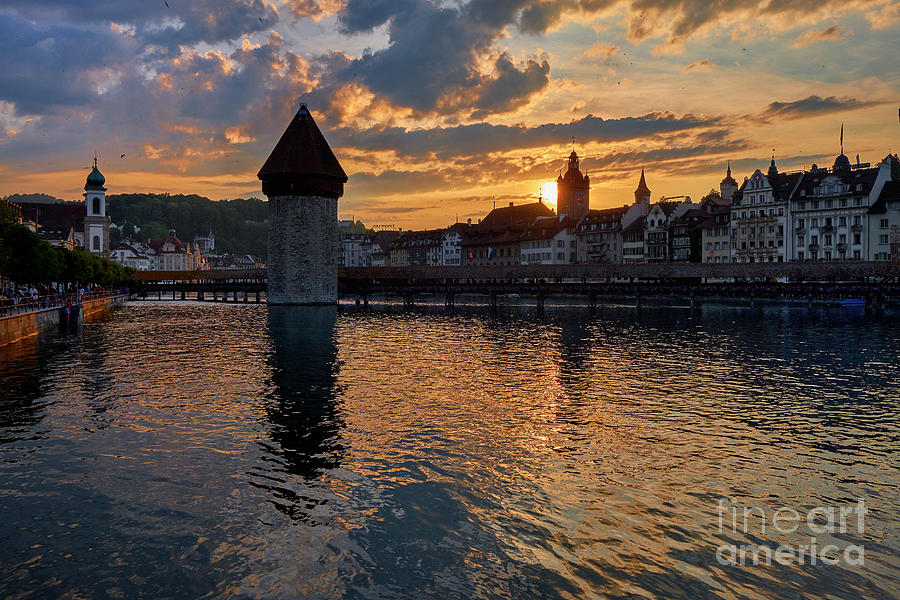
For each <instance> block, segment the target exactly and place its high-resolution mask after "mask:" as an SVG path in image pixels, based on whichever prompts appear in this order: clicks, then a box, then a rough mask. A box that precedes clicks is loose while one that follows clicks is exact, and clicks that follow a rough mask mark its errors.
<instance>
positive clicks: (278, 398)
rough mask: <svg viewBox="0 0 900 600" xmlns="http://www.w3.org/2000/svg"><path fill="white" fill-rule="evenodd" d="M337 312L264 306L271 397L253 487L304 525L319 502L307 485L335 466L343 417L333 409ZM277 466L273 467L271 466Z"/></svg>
mask: <svg viewBox="0 0 900 600" xmlns="http://www.w3.org/2000/svg"><path fill="white" fill-rule="evenodd" d="M336 319H337V307H336V306H269V307H268V327H269V335H270V336H271V339H272V354H271V358H270V363H271V364H270V367H271V372H272V380H271V384H272V385H271V393H270V397H269V399H268V401H267V402H266V416H267V420H268V437H269V440H266V441H264V442H262V445H263V446H264V449H265V451H266V454H267V456H268V459H270V460H272V461H275V463H276V464H274V465H273V464H271V463H270V464H268V465H265V466H262V465H261V468H262V469H264V470H265V473H264V474H262V473H261V475H263V477H262V478H261V479H258V480H257V482H256V483H255V484H254V485H257V486H258V487H263V488H268V489H269V490H270V491H271V492H272V495H273V503H274V504H275V506H276V508H278V509H279V510H280V511H282V512H284V513H285V514H287V515H289V516H290V517H292V518H296V519H300V520H303V519H304V515H305V514H306V509H308V508H311V507H312V506H315V505H316V504H318V503H319V502H318V501H317V500H316V497H317V496H318V495H319V494H318V493H317V492H316V489H315V488H316V486H315V485H310V484H311V483H312V481H313V480H315V479H316V478H318V477H320V476H321V475H322V474H323V473H324V472H325V471H327V470H329V469H333V468H336V467H338V466H339V465H340V462H341V459H342V456H343V453H344V448H343V447H342V445H341V443H340V439H339V438H340V430H341V428H342V427H343V417H342V415H341V412H340V409H339V406H338V404H337V396H338V390H337V347H336V345H335V340H334V330H335V321H336ZM276 465H277V466H276Z"/></svg>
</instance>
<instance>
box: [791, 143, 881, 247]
mask: <svg viewBox="0 0 900 600" xmlns="http://www.w3.org/2000/svg"><path fill="white" fill-rule="evenodd" d="M890 179H891V165H890V163H889V162H882V163H881V164H879V165H877V166H876V167H871V166H870V165H869V164H868V163H866V164H860V163H859V162H857V164H856V165H851V164H850V160H849V159H848V158H847V157H846V156H845V155H844V153H843V152H841V154H840V155H839V156H838V157H837V158H836V159H835V161H834V165H833V166H832V168H831V169H827V168H819V167H818V166H816V165H813V166H812V168H811V169H810V170H809V171H805V172H804V173H803V174H802V178H801V180H800V183H799V184H798V186H797V189H796V190H795V192H794V194H793V195H792V198H791V203H790V213H791V214H790V218H791V219H790V220H791V225H790V228H791V232H792V236H793V241H794V243H793V244H791V250H792V252H791V258H792V259H793V260H847V259H851V260H885V259H887V258H889V254H890V244H889V239H888V238H886V237H880V235H879V233H878V231H879V228H880V225H882V223H881V222H880V221H879V220H878V219H872V218H871V213H870V209H871V208H872V207H873V205H875V204H876V201H877V199H878V197H879V195H880V194H881V191H882V189H883V187H884V184H885V183H886V182H888V181H890ZM886 233H887V231H884V234H886ZM884 234H881V235H884ZM879 242H884V243H879Z"/></svg>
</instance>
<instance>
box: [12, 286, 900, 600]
mask: <svg viewBox="0 0 900 600" xmlns="http://www.w3.org/2000/svg"><path fill="white" fill-rule="evenodd" d="M898 325H900V316H898V315H896V314H891V313H887V314H883V315H878V316H871V315H870V316H866V315H865V314H864V313H863V312H854V311H847V310H846V309H845V310H840V309H813V310H808V309H806V308H783V307H762V308H753V309H751V308H740V307H727V306H718V307H717V306H711V305H706V306H703V307H702V308H700V309H695V310H689V309H686V308H665V307H644V308H641V309H634V308H629V307H606V308H601V309H599V310H597V311H596V312H594V313H590V312H589V311H588V309H587V308H579V307H568V308H566V307H548V309H547V310H546V312H545V313H544V314H543V315H539V314H536V313H535V311H534V309H531V308H519V307H506V308H501V310H500V311H499V312H498V313H497V314H491V313H490V312H489V311H487V310H486V309H458V310H457V312H456V313H455V314H447V313H445V312H444V310H443V307H441V308H433V309H430V308H419V309H416V310H414V311H401V310H399V309H396V308H392V307H381V308H376V309H374V310H372V311H359V310H356V309H354V308H350V307H345V308H341V309H340V310H338V309H332V308H311V309H310V308H279V307H272V308H268V309H267V308H266V307H265V306H264V305H223V304H198V303H175V302H163V303H145V304H143V303H137V304H130V305H128V306H126V307H125V308H122V309H120V310H118V311H116V312H114V313H113V314H112V315H111V316H110V317H108V318H106V319H104V320H102V321H99V322H95V323H88V324H86V325H85V326H84V327H83V330H82V331H81V332H80V333H78V334H75V335H68V336H63V335H57V334H52V335H47V336H43V337H41V338H40V340H36V339H31V340H27V341H25V342H19V343H16V344H12V345H9V346H6V347H3V348H0V483H2V487H0V515H2V532H3V537H2V540H0V541H2V544H0V597H2V598H58V597H59V598H140V597H146V598H257V597H258V598H441V599H445V598H666V599H668V598H791V599H796V598H817V599H818V598H842V599H843V598H846V599H850V598H854V599H855V598H879V599H881V598H897V597H900V528H898V524H900V506H898V499H900V472H898V464H900V406H898V398H900V366H898V357H900V335H898ZM860 502H862V503H863V504H862V505H861V504H860ZM861 506H864V508H860V507H861ZM848 507H849V508H848ZM748 508H749V513H747V514H749V519H748V520H747V522H746V523H745V522H743V518H744V517H743V514H744V512H746V510H747V509H748ZM779 509H781V510H782V511H787V512H782V515H788V516H790V515H793V514H796V515H799V517H798V518H799V521H798V523H799V525H798V526H797V527H796V531H790V528H787V527H782V528H781V529H779V530H777V531H776V530H774V529H773V528H772V523H773V521H772V515H773V514H774V511H776V510H779ZM817 509H818V513H817V514H816V516H811V517H810V519H811V520H810V522H807V521H806V517H807V516H809V514H810V511H813V512H816V510H817ZM829 509H831V510H832V511H834V513H835V514H840V511H841V510H845V511H847V512H845V513H844V514H845V515H847V519H846V521H847V522H846V523H845V525H846V526H845V527H844V528H843V529H844V530H843V531H841V528H840V527H839V526H838V524H837V523H836V522H832V523H831V527H828V513H827V511H828V510H829ZM791 510H793V511H796V513H791V512H790V511H791ZM854 510H855V511H856V512H850V511H854ZM860 513H862V514H860ZM735 516H737V518H733V517H735ZM764 519H765V520H766V521H767V522H766V521H764ZM723 523H724V526H723ZM782 523H784V522H783V521H782ZM766 524H768V525H769V527H768V528H766V529H765V531H763V526H764V525H766ZM817 524H818V525H817ZM795 525H796V523H795ZM813 526H815V527H816V528H817V530H813V529H812V528H813ZM811 538H815V543H817V544H818V547H819V548H822V547H824V546H828V545H831V548H830V549H828V550H827V551H826V552H825V554H824V556H825V558H831V559H832V560H831V561H830V562H835V560H837V564H824V563H823V561H822V560H821V557H820V560H819V561H818V562H817V563H816V564H810V561H809V560H805V561H803V560H800V558H799V553H800V550H799V548H800V547H801V546H802V545H803V544H807V545H809V544H810V543H811V542H812V539H811ZM744 546H746V547H750V546H756V547H757V548H758V547H760V546H765V547H767V548H775V547H777V546H781V547H782V548H794V549H795V550H794V551H795V555H794V557H793V559H791V558H790V557H788V558H784V555H783V556H782V559H783V560H782V561H781V563H779V562H778V561H769V562H770V563H771V564H765V561H764V560H759V561H757V564H753V563H752V562H751V561H750V560H749V559H748V560H746V561H744V564H740V561H739V560H738V559H735V558H734V557H736V556H738V555H737V554H736V552H737V550H735V549H736V548H740V547H744ZM729 552H731V554H729ZM808 553H809V551H807V554H808ZM729 557H731V558H732V559H733V560H731V561H730V562H729ZM735 563H737V564H735Z"/></svg>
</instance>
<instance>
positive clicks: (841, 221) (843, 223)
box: [838, 217, 847, 227]
mask: <svg viewBox="0 0 900 600" xmlns="http://www.w3.org/2000/svg"><path fill="white" fill-rule="evenodd" d="M838 225H840V226H841V227H845V226H846V225H847V217H841V218H840V219H838Z"/></svg>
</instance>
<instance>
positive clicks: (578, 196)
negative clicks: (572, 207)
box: [575, 192, 584, 204]
mask: <svg viewBox="0 0 900 600" xmlns="http://www.w3.org/2000/svg"><path fill="white" fill-rule="evenodd" d="M575 202H577V203H578V204H584V192H578V193H577V194H575Z"/></svg>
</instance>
